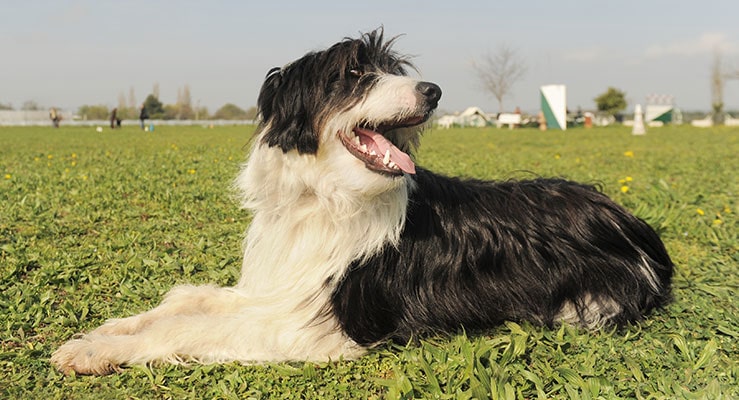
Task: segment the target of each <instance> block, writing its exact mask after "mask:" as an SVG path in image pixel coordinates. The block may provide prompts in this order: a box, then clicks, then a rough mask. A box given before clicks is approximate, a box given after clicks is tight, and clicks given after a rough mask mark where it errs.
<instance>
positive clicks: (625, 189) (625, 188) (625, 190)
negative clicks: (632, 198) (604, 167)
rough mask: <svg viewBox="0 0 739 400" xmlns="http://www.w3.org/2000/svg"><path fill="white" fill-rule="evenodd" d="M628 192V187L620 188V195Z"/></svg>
mask: <svg viewBox="0 0 739 400" xmlns="http://www.w3.org/2000/svg"><path fill="white" fill-rule="evenodd" d="M628 191H629V187H628V186H626V185H624V186H621V193H626V192H628Z"/></svg>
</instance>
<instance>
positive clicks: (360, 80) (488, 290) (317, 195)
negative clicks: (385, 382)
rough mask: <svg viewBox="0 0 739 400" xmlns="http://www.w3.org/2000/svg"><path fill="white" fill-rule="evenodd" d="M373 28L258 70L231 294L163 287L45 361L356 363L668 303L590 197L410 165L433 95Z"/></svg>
mask: <svg viewBox="0 0 739 400" xmlns="http://www.w3.org/2000/svg"><path fill="white" fill-rule="evenodd" d="M392 43H393V40H389V41H384V40H383V33H382V31H381V30H378V31H374V32H371V33H368V34H364V35H363V36H362V37H361V38H359V39H347V40H344V41H342V42H340V43H338V44H336V45H334V46H332V47H331V48H329V49H327V50H324V51H318V52H314V53H309V54H307V55H306V56H304V57H303V58H301V59H299V60H297V61H295V62H293V63H291V64H288V65H287V66H285V67H283V68H275V69H273V70H272V71H270V72H269V74H268V75H267V78H266V81H265V82H264V85H263V87H262V90H261V92H260V94H259V99H258V103H259V104H258V105H259V110H260V112H261V124H260V126H259V128H258V130H257V133H256V137H255V141H254V143H253V148H252V150H251V155H250V157H249V159H248V162H247V163H246V164H245V165H244V166H243V168H242V170H241V173H240V174H239V176H238V179H237V180H236V186H237V188H238V189H239V191H240V193H241V198H242V201H243V206H244V207H245V208H247V209H249V210H251V211H252V212H253V220H252V222H251V225H250V226H249V229H248V232H247V234H246V239H245V244H244V260H243V267H242V275H241V279H240V281H239V283H238V284H237V285H236V286H235V287H230V288H218V287H214V286H181V287H177V288H174V289H173V290H172V291H171V292H170V293H169V294H168V295H167V296H166V297H165V299H164V300H163V302H162V303H161V305H159V306H158V307H156V308H154V309H153V310H151V311H148V312H145V313H143V314H140V315H137V316H133V317H130V318H124V319H114V320H110V321H108V322H107V323H105V324H104V325H103V326H101V327H99V328H98V329H96V330H94V331H92V332H90V333H88V334H86V335H82V336H80V337H78V338H75V339H72V340H70V341H69V342H67V343H66V344H64V345H63V346H62V347H61V348H59V349H58V350H57V351H56V352H55V353H54V355H53V356H52V362H53V363H54V364H55V365H56V366H57V367H58V368H59V369H60V370H62V371H64V372H65V373H69V372H71V371H75V372H77V373H82V374H105V373H109V372H112V371H116V370H118V369H119V367H120V366H123V365H130V364H136V363H149V362H157V361H164V362H188V361H194V362H202V363H213V362H228V361H240V362H244V363H254V362H266V361H282V360H316V361H318V360H320V361H325V360H336V359H338V358H339V357H344V358H354V357H358V356H360V355H361V354H363V353H364V352H365V351H366V350H367V349H368V348H370V347H371V346H373V345H375V344H377V343H380V342H383V341H386V340H397V341H401V342H405V341H407V340H409V339H410V338H414V337H418V336H423V335H428V334H438V333H454V332H458V331H459V330H460V329H466V330H467V331H480V330H484V329H488V328H490V327H493V326H495V325H496V324H499V323H500V322H501V321H504V320H515V321H521V320H526V321H532V322H535V323H538V324H544V325H549V326H551V325H555V324H557V323H561V322H565V323H571V324H578V325H582V326H585V327H589V328H597V327H600V326H604V325H619V324H624V323H627V322H630V321H636V320H639V319H641V318H642V317H643V316H644V315H645V314H647V313H648V312H649V311H650V310H652V309H654V308H656V307H659V306H661V305H663V304H664V303H665V302H666V301H668V299H669V298H670V295H669V292H670V279H671V276H672V269H673V265H672V262H671V261H670V258H669V256H668V254H667V252H666V251H665V248H664V246H663V244H662V242H661V241H660V239H659V238H658V236H657V234H656V233H655V232H654V231H653V230H652V229H651V228H650V227H649V226H648V225H647V224H646V223H645V222H643V221H642V220H640V219H638V218H636V217H634V216H632V215H631V214H629V213H628V212H627V211H625V210H624V209H623V208H621V207H620V206H619V205H617V204H615V203H614V202H613V201H611V200H609V199H608V198H607V197H606V196H604V195H603V194H601V193H599V192H598V191H597V190H595V189H594V188H593V187H590V186H587V185H582V184H578V183H573V182H568V181H564V180H558V179H536V180H531V181H505V182H485V181H479V180H462V179H457V178H449V177H445V176H441V175H437V174H435V173H433V172H430V171H428V170H425V169H422V168H420V167H417V166H416V165H414V162H413V159H412V158H411V156H410V155H409V154H410V152H411V150H412V149H413V148H414V147H415V146H416V145H417V144H418V141H419V134H420V131H421V130H422V128H421V127H422V125H423V123H424V122H425V121H427V120H428V119H429V116H430V115H431V113H432V112H433V111H434V109H435V108H436V106H437V103H438V101H439V98H440V97H441V89H440V88H439V87H438V86H437V85H435V84H433V83H429V82H419V81H416V80H414V79H411V78H410V77H407V76H406V69H407V68H409V67H411V65H410V63H409V61H408V60H407V59H406V58H405V57H403V56H401V55H399V54H398V53H396V52H395V51H393V49H392V48H391V45H392Z"/></svg>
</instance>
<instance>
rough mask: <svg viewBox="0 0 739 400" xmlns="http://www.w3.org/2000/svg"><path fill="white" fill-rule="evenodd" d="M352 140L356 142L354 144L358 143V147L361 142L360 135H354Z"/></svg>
mask: <svg viewBox="0 0 739 400" xmlns="http://www.w3.org/2000/svg"><path fill="white" fill-rule="evenodd" d="M352 142H354V144H355V145H357V147H359V145H360V144H361V143H360V142H359V136H354V139H352Z"/></svg>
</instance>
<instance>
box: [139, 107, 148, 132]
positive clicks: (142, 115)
mask: <svg viewBox="0 0 739 400" xmlns="http://www.w3.org/2000/svg"><path fill="white" fill-rule="evenodd" d="M148 118H149V113H148V112H146V106H144V105H143V104H142V105H141V111H140V112H139V120H140V121H141V130H142V131H143V130H144V126H145V125H146V123H145V121H146V120H147V119H148Z"/></svg>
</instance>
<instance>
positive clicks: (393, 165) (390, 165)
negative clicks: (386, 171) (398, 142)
mask: <svg viewBox="0 0 739 400" xmlns="http://www.w3.org/2000/svg"><path fill="white" fill-rule="evenodd" d="M387 166H388V167H390V168H397V165H396V164H395V163H394V162H392V161H390V162H389V163H387Z"/></svg>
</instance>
